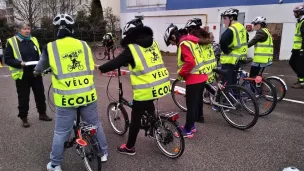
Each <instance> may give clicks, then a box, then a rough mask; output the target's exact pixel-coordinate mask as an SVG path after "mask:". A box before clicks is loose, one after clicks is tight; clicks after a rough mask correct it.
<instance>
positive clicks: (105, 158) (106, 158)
mask: <svg viewBox="0 0 304 171" xmlns="http://www.w3.org/2000/svg"><path fill="white" fill-rule="evenodd" d="M108 155H109V154H108V153H104V155H103V156H102V157H101V162H106V161H107V160H108Z"/></svg>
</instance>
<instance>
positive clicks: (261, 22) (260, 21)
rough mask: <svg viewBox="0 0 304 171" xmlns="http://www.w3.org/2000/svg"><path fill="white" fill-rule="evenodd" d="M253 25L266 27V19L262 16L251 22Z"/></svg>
mask: <svg viewBox="0 0 304 171" xmlns="http://www.w3.org/2000/svg"><path fill="white" fill-rule="evenodd" d="M251 24H264V25H266V18H265V17H262V16H259V17H256V18H255V19H254V20H253V21H252V22H251Z"/></svg>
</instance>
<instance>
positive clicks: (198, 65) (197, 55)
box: [177, 41, 204, 74]
mask: <svg viewBox="0 0 304 171" xmlns="http://www.w3.org/2000/svg"><path fill="white" fill-rule="evenodd" d="M182 44H184V45H186V46H187V47H189V48H190V50H191V52H192V55H193V56H194V59H195V67H194V68H193V69H192V71H191V74H204V73H203V69H204V57H203V52H202V49H201V47H200V45H198V44H196V43H193V42H191V41H182V42H181V43H180V44H179V47H178V50H177V68H178V70H177V73H179V71H180V70H181V69H182V67H183V65H184V62H183V61H182V52H181V45H182Z"/></svg>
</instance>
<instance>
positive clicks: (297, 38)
mask: <svg viewBox="0 0 304 171" xmlns="http://www.w3.org/2000/svg"><path fill="white" fill-rule="evenodd" d="M303 22H304V20H302V21H300V22H299V23H297V24H296V28H295V35H294V37H293V46H292V49H296V50H299V49H301V47H302V34H301V26H302V24H303Z"/></svg>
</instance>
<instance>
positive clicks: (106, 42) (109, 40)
mask: <svg viewBox="0 0 304 171" xmlns="http://www.w3.org/2000/svg"><path fill="white" fill-rule="evenodd" d="M102 45H103V47H105V48H107V49H108V52H109V54H108V60H110V59H111V57H110V50H112V52H113V58H114V37H113V35H112V33H110V32H109V33H106V34H105V35H104V36H103V40H102Z"/></svg>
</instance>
